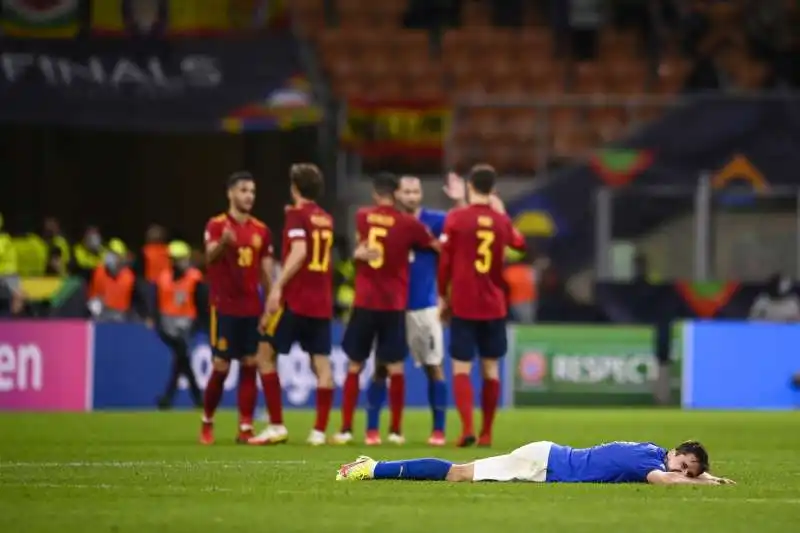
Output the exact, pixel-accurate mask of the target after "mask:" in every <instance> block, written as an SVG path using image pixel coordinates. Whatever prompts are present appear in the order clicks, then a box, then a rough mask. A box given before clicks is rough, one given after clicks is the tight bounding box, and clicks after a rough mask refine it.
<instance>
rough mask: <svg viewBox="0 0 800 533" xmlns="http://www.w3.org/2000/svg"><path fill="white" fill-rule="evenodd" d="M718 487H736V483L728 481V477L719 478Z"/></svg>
mask: <svg viewBox="0 0 800 533" xmlns="http://www.w3.org/2000/svg"><path fill="white" fill-rule="evenodd" d="M716 480H717V485H736V482H735V481H734V480H732V479H728V478H726V477H718V478H716Z"/></svg>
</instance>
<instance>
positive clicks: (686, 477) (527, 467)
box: [336, 441, 734, 485]
mask: <svg viewBox="0 0 800 533" xmlns="http://www.w3.org/2000/svg"><path fill="white" fill-rule="evenodd" d="M336 479H337V480H339V481H362V480H368V479H402V480H416V481H450V482H463V481H466V482H470V481H518V482H520V481H521V482H533V483H650V484H653V485H678V484H695V485H730V484H734V482H733V481H731V480H730V479H727V478H721V477H716V476H712V475H711V474H710V473H709V462H708V452H707V451H706V449H705V448H704V447H703V445H702V444H700V443H699V442H697V441H686V442H683V443H681V444H679V445H678V446H676V447H675V448H673V449H671V450H670V449H667V448H662V447H661V446H658V445H656V444H653V443H652V442H610V443H607V444H600V445H598V446H592V447H591V448H572V447H570V446H562V445H560V444H555V443H553V442H550V441H539V442H532V443H530V444H526V445H525V446H522V447H521V448H517V449H516V450H514V451H512V452H511V453H508V454H505V455H497V456H494V457H487V458H486V459H478V460H477V461H473V462H471V463H464V464H454V463H451V462H450V461H444V460H442V459H411V460H408V461H380V462H379V461H375V460H374V459H371V458H369V457H364V456H362V457H359V458H358V459H357V460H356V461H355V462H353V463H350V464H347V465H343V466H342V467H341V468H340V469H339V471H338V473H337V475H336Z"/></svg>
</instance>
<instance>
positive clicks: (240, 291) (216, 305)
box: [200, 171, 272, 444]
mask: <svg viewBox="0 0 800 533" xmlns="http://www.w3.org/2000/svg"><path fill="white" fill-rule="evenodd" d="M227 187H228V202H229V206H228V211H227V212H226V213H223V214H221V215H218V216H215V217H213V218H211V219H210V220H209V221H208V223H207V224H206V230H205V239H204V240H205V247H206V261H207V263H208V268H207V271H208V272H207V274H208V275H207V279H208V285H209V288H210V293H211V294H210V299H211V328H210V329H211V331H210V338H211V346H212V348H213V350H214V357H213V363H212V364H213V371H212V372H211V377H210V378H209V380H208V384H207V385H206V390H205V395H204V399H203V407H204V415H203V426H202V431H201V433H200V442H201V443H202V444H213V442H214V422H213V419H214V413H215V411H216V409H217V406H219V402H220V400H221V399H222V393H223V391H224V385H225V378H226V377H227V376H228V372H229V371H230V362H231V360H234V359H237V360H239V363H240V368H239V393H238V405H239V435H238V437H237V442H240V443H246V442H247V441H248V439H250V437H252V436H253V413H254V412H255V408H256V401H257V397H256V396H257V388H256V359H255V354H256V348H257V346H258V324H259V318H260V317H261V315H262V312H263V306H262V303H261V295H260V288H263V289H264V290H265V292H266V291H268V290H269V276H270V273H271V271H272V233H271V232H270V230H269V228H268V227H267V226H266V224H264V223H263V222H261V221H260V220H258V219H256V218H255V217H253V216H252V215H251V214H250V213H251V210H252V208H253V203H254V201H255V195H256V184H255V179H254V178H253V175H252V174H250V173H249V172H245V171H242V172H235V173H233V174H231V176H230V177H229V178H228V183H227Z"/></svg>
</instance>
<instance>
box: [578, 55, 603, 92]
mask: <svg viewBox="0 0 800 533" xmlns="http://www.w3.org/2000/svg"><path fill="white" fill-rule="evenodd" d="M570 92H573V93H576V94H586V95H602V94H606V93H607V92H608V84H607V83H606V72H605V71H604V70H603V69H602V68H601V66H600V64H599V63H598V62H595V61H582V62H580V63H577V64H576V65H575V68H574V71H573V79H572V83H571V84H570Z"/></svg>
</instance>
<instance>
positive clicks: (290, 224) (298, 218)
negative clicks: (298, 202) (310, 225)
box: [284, 209, 307, 242]
mask: <svg viewBox="0 0 800 533" xmlns="http://www.w3.org/2000/svg"><path fill="white" fill-rule="evenodd" d="M284 224H285V225H286V238H287V239H289V241H290V242H291V241H304V240H305V239H306V233H307V230H306V219H305V217H304V216H303V213H302V212H301V211H300V210H299V209H287V210H286V217H285V220H284Z"/></svg>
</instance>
